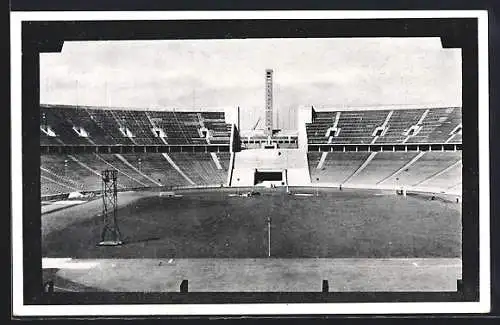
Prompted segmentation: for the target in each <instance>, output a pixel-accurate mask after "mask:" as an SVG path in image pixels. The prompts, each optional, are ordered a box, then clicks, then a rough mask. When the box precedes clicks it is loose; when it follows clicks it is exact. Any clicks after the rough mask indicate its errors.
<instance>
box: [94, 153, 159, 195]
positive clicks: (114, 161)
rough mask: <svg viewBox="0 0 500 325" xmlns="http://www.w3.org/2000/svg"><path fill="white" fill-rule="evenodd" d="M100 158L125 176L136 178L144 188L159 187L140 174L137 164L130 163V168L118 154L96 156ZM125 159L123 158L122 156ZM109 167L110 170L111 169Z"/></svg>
mask: <svg viewBox="0 0 500 325" xmlns="http://www.w3.org/2000/svg"><path fill="white" fill-rule="evenodd" d="M96 156H97V157H98V159H99V158H102V159H103V160H104V161H106V162H107V163H109V164H111V165H112V166H113V167H114V168H115V169H118V170H119V171H121V172H123V173H124V174H127V175H129V176H131V177H132V178H134V179H135V180H136V181H137V182H138V183H139V184H140V185H138V186H139V187H140V186H141V185H142V186H143V187H147V186H157V184H155V183H154V182H152V181H151V180H150V179H149V178H148V177H146V176H145V175H144V174H143V173H140V172H139V170H138V166H137V164H132V163H130V162H128V163H129V164H130V165H131V166H129V165H128V164H127V163H125V162H124V161H122V160H121V159H120V158H119V156H118V155H116V154H98V155H96ZM121 157H123V156H121ZM109 167H111V166H109ZM109 167H108V168H109ZM113 167H111V168H113Z"/></svg>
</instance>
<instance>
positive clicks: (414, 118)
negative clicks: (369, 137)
mask: <svg viewBox="0 0 500 325" xmlns="http://www.w3.org/2000/svg"><path fill="white" fill-rule="evenodd" d="M424 111H425V110H417V109H415V110H407V109H405V110H394V111H393V113H392V115H391V118H390V120H389V123H388V124H387V132H386V133H385V134H384V135H383V136H381V137H379V138H378V139H377V140H376V141H375V143H402V142H404V141H405V139H406V138H407V135H406V134H405V133H406V131H408V129H410V128H411V127H412V126H413V125H416V124H417V123H418V121H419V119H420V118H421V117H422V115H423V113H424Z"/></svg>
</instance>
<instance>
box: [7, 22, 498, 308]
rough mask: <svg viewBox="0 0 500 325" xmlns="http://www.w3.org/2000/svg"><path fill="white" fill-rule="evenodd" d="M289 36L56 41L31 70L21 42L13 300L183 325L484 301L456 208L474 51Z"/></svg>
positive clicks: (470, 166) (471, 217)
mask: <svg viewBox="0 0 500 325" xmlns="http://www.w3.org/2000/svg"><path fill="white" fill-rule="evenodd" d="M468 19H471V18H468ZM56 20H57V19H56ZM478 20H479V18H478V17H476V18H475V19H474V21H475V23H476V26H477V24H478V23H477V21H478ZM291 21H292V24H293V23H295V24H298V25H300V22H293V20H291ZM457 21H460V19H458V18H457ZM50 23H51V22H49V23H48V26H49V28H50ZM55 23H58V21H55ZM266 23H270V21H269V20H268V21H266V22H263V25H265V24H266ZM316 24H317V23H316ZM325 24H326V23H325ZM443 24H446V19H443ZM256 25H258V24H256ZM24 26H25V25H23V28H24ZM75 26H77V25H75ZM130 26H131V28H132V29H133V28H134V25H133V22H130ZM207 26H208V25H207ZM244 26H248V25H244ZM252 26H253V25H252ZM252 26H250V27H245V28H248V30H250V31H251V30H252V28H254V27H252ZM304 26H305V27H301V26H299V27H300V28H303V29H304V30H305V31H306V33H305V36H304V35H302V34H301V35H299V36H297V35H295V36H294V35H292V36H284V35H283V36H280V35H271V36H266V37H258V36H252V35H250V36H247V37H238V36H227V35H226V36H225V37H207V36H203V37H196V36H195V37H185V38H183V37H165V38H164V39H160V38H156V39H147V37H145V38H143V39H140V38H139V39H138V38H134V37H130V38H129V39H127V38H126V37H124V38H120V39H118V38H117V37H109V38H108V39H106V37H102V38H101V37H100V38H99V39H91V38H92V37H89V39H78V37H75V38H74V39H71V38H68V37H67V36H65V37H61V39H62V40H61V41H60V42H59V43H58V44H59V45H58V48H57V49H56V50H53V49H52V50H43V49H42V50H40V48H42V47H43V46H46V47H50V46H48V45H43V44H45V43H43V42H40V43H37V44H42V43H43V44H42V45H39V48H38V49H35V50H33V51H34V53H35V56H36V59H34V60H33V61H29V60H30V59H26V57H27V55H25V51H24V49H25V48H27V47H28V45H25V43H23V44H22V46H23V61H22V66H23V69H31V70H33V71H35V72H33V75H34V76H36V77H35V78H34V79H33V80H34V81H33V80H29V81H27V80H26V74H28V73H30V72H25V71H24V70H23V75H22V78H21V77H20V76H19V77H18V78H19V83H18V87H19V88H18V90H17V91H18V94H21V87H20V86H21V79H22V85H23V87H22V89H23V90H22V91H23V93H24V91H25V89H26V88H27V87H32V88H33V89H35V90H33V94H35V95H30V96H34V98H33V100H32V101H30V104H25V103H24V102H23V103H22V105H23V116H22V120H23V122H22V123H23V127H24V130H25V129H26V125H29V126H30V131H29V132H31V134H33V138H32V139H31V140H30V144H29V145H27V146H26V145H25V146H24V149H23V154H22V157H23V158H22V161H18V162H17V163H19V164H20V163H21V162H22V164H30V166H31V168H32V170H33V171H32V172H30V173H23V177H26V175H31V176H33V175H34V176H33V177H34V179H36V181H35V182H33V183H31V185H29V184H28V185H27V184H26V181H23V182H22V184H23V186H22V189H23V193H22V197H23V198H25V197H26V196H32V199H31V201H30V202H31V203H30V204H26V203H25V204H24V205H23V206H24V210H23V214H22V217H23V219H24V220H23V221H21V222H20V223H19V225H21V228H22V227H34V228H36V229H38V230H37V231H35V232H34V234H35V237H39V238H32V237H27V232H26V229H27V228H24V229H25V230H24V233H23V238H22V244H23V245H31V246H30V247H35V252H38V253H39V254H40V256H39V258H36V257H33V256H31V257H30V259H35V260H36V262H33V263H34V264H33V265H35V266H36V267H35V268H36V269H37V270H32V269H30V271H29V272H35V273H37V274H39V275H40V279H39V280H35V281H32V282H35V283H38V284H40V286H39V288H37V289H29V290H28V289H27V288H26V283H27V282H26V280H25V281H24V285H25V288H24V295H26V293H27V292H33V290H34V291H35V292H36V290H38V291H39V293H37V295H38V297H46V298H47V300H43V299H42V298H39V299H41V300H38V301H45V302H44V303H43V304H48V305H49V306H48V307H46V308H50V304H51V303H50V301H52V302H54V303H55V304H56V305H61V304H64V303H66V302H67V303H71V304H76V305H78V304H79V303H82V302H83V303H82V304H89V303H90V304H93V305H98V304H100V303H99V301H103V302H104V303H105V304H119V303H120V302H118V303H117V302H116V301H121V302H124V300H123V299H126V298H123V297H126V296H127V295H132V296H134V297H138V295H139V296H141V297H149V296H148V295H151V294H152V295H158V296H154V297H163V298H161V299H160V298H158V301H156V302H154V303H153V304H155V303H167V304H169V303H170V304H176V303H179V302H181V303H182V301H183V300H182V299H184V298H186V297H187V298H186V299H187V300H186V301H187V302H188V303H190V304H191V303H196V301H197V300H196V299H198V298H197V297H202V298H200V299H201V301H202V303H204V304H205V309H203V312H202V313H207V308H206V307H207V305H206V304H207V303H224V304H226V305H225V308H227V309H230V308H233V307H231V306H230V303H231V302H239V303H242V304H252V303H259V302H263V303H269V302H278V303H279V302H281V303H286V304H290V305H293V302H295V301H298V302H309V303H312V302H315V303H328V304H331V305H335V304H336V303H337V302H338V303H352V304H354V305H355V304H356V303H357V302H365V303H366V302H370V303H375V304H374V306H372V309H371V312H375V313H377V308H378V307H377V306H376V303H377V302H378V301H379V300H378V298H376V297H378V295H380V297H382V296H384V297H385V298H381V300H380V302H381V303H386V304H388V305H390V304H391V303H395V304H396V305H397V302H401V301H404V302H407V303H412V302H420V303H426V302H427V300H426V299H427V297H433V298H429V302H430V303H432V302H436V303H444V304H446V303H449V304H454V303H456V305H453V306H454V307H451V305H450V308H456V306H460V304H461V303H464V302H465V304H467V303H470V302H479V300H481V302H484V301H485V300H484V299H488V298H485V297H486V296H484V295H482V293H481V289H482V288H487V286H484V283H486V285H487V284H488V283H487V281H489V280H488V279H485V278H484V277H483V278H481V282H482V283H481V284H480V281H479V275H480V274H482V273H480V272H482V269H481V271H480V267H479V263H480V262H479V255H478V254H480V253H481V252H482V250H485V251H486V249H487V248H484V247H482V246H481V248H480V249H479V250H478V249H477V248H479V246H478V245H479V231H480V230H479V227H487V224H486V223H485V222H484V217H483V216H481V217H480V216H479V215H478V212H479V211H480V212H481V213H482V214H483V213H485V216H486V217H485V218H486V219H488V218H489V217H488V214H487V211H484V209H480V208H479V207H478V205H479V201H481V202H483V203H484V201H482V200H483V199H478V198H477V197H474V198H473V199H471V198H470V197H472V196H474V195H477V191H476V190H474V187H473V186H476V187H477V184H478V183H479V180H478V179H477V177H478V176H477V171H475V170H477V168H478V162H477V159H478V154H477V153H478V152H479V157H480V158H479V161H480V164H481V163H482V164H483V165H484V160H483V161H482V162H481V159H482V158H481V157H482V156H481V155H483V154H485V153H484V150H486V151H487V150H488V144H487V142H486V149H484V147H481V148H479V143H478V141H477V134H478V132H483V131H484V130H483V131H481V128H483V127H486V132H487V127H488V126H487V125H482V124H481V125H480V127H477V124H478V120H481V119H484V115H488V107H487V102H486V107H482V106H481V104H480V103H481V101H480V100H479V104H478V97H480V96H481V93H482V90H481V88H479V91H478V90H477V84H478V79H480V78H478V77H477V76H476V77H475V78H474V77H471V74H470V71H471V70H470V69H469V68H468V67H469V65H468V64H469V63H470V62H469V63H467V62H465V61H464V60H470V58H471V56H470V53H475V60H476V62H475V66H474V62H472V66H473V69H475V73H476V75H477V74H478V71H479V70H478V63H477V60H478V59H477V46H478V45H477V43H476V44H475V46H476V49H475V50H474V51H472V52H471V51H469V50H468V49H467V48H466V46H461V45H454V42H456V40H455V41H454V40H453V39H452V40H451V41H449V40H448V39H447V38H446V37H445V36H443V35H442V34H441V35H440V34H439V31H437V32H436V33H435V35H431V33H429V32H425V33H421V34H422V35H416V34H418V33H414V34H411V31H410V32H408V35H406V34H404V33H402V34H399V35H396V36H390V31H389V33H388V34H389V36H383V35H375V36H362V34H363V33H361V36H358V37H356V36H353V35H349V36H344V37H343V36H335V37H328V35H327V36H321V33H316V34H314V32H311V33H312V34H311V35H313V34H314V35H313V36H311V37H308V36H307V30H308V27H307V24H306V25H304ZM314 26H316V25H314ZM314 26H312V27H310V28H311V30H313V31H314V28H315V27H314ZM467 26H469V25H467ZM31 27H33V26H31ZM57 28H59V30H61V28H60V26H59V27H57ZM68 28H69V29H70V28H76V27H68ZM83 28H85V26H84V27H83ZM199 28H200V29H201V30H203V26H201V25H200V27H199ZM207 28H208V27H207ZM255 28H257V27H255ZM259 28H265V27H262V26H259ZM405 28H406V27H405ZM410 28H411V24H410ZM95 29H98V27H95ZM290 29H291V28H290ZM25 30H27V28H26V29H25ZM25 30H22V35H23V37H24V35H28V33H26V34H25ZM42 30H43V29H42ZM75 30H76V29H75ZM103 30H105V28H103ZM235 30H236V29H235ZM297 30H298V29H297ZM477 30H478V27H476V30H475V33H476V34H475V37H476V38H477V37H478V32H477ZM205 31H206V33H207V34H210V32H211V31H210V28H208V29H206V30H205ZM229 32H230V30H228V33H229ZM61 33H64V32H61ZM103 33H104V34H105V31H104V32H103ZM249 33H250V32H249ZM89 34H92V33H91V32H89ZM234 34H237V32H235V33H234ZM257 34H258V33H257ZM340 34H342V33H340ZM452 34H453V33H452ZM19 35H21V29H20V30H19ZM68 35H69V34H68ZM231 35H232V34H231ZM318 35H319V36H318ZM29 37H32V38H34V36H32V35H29ZM85 37H86V36H84V37H83V38H85ZM476 41H477V39H476ZM23 42H25V41H23ZM26 42H27V41H26ZM46 43H47V44H48V43H49V42H46ZM29 46H31V47H33V46H32V45H29ZM19 47H21V45H19ZM37 51H38V52H37ZM26 62H29V63H28V65H27V63H26ZM32 62H36V64H35V63H32ZM19 66H21V60H19ZM27 66H28V67H29V68H26V67H27ZM464 69H468V70H464ZM31 70H30V71H31ZM472 71H474V70H472ZM25 73H26V74H25ZM470 80H472V82H474V80H475V83H476V85H474V84H471V83H470ZM467 85H470V87H469V86H467ZM479 85H480V86H481V81H479ZM14 86H17V85H14ZM483 86H484V84H483ZM474 87H476V90H475V95H474V94H472V95H471V94H470V92H469V91H468V89H469V88H470V89H473V88H474ZM464 89H467V92H466V93H464ZM15 91H16V90H13V92H15ZM478 92H479V96H478ZM474 96H475V97H474ZM21 98H22V100H23V101H24V100H27V99H26V98H27V97H26V96H25V95H24V94H23V95H21ZM21 98H20V99H19V102H18V103H20V101H21ZM29 98H30V100H31V97H29ZM471 102H472V104H470V103H471ZM482 103H483V104H484V101H483V102H482ZM25 105H29V112H30V114H32V116H35V117H33V119H32V120H30V121H29V122H24V121H25V119H27V118H28V117H27V116H26V115H25V114H26V113H25V112H27V111H25V110H24V107H25ZM481 112H483V113H481ZM16 115H17V113H16ZM478 115H479V118H478ZM14 116H15V115H14V114H13V118H14ZM17 116H19V117H20V116H21V114H20V113H19V114H18V115H17ZM486 121H487V120H486ZM480 122H481V121H479V123H480ZM19 123H21V122H19ZM474 123H475V124H476V127H474ZM37 124H39V125H38V126H39V127H38V130H37V129H36V125H37ZM471 124H472V127H471ZM23 132H24V131H23ZM486 134H487V133H486ZM467 135H468V136H469V138H471V139H472V140H471V141H467V140H466V136H467ZM474 137H476V138H475V139H474ZM35 140H36V141H35ZM38 140H39V143H38ZM27 142H28V140H25V137H24V135H23V143H27ZM34 142H36V143H34ZM471 143H472V144H471ZM26 148H35V149H34V150H35V151H33V152H36V156H32V158H29V160H30V162H28V161H27V159H26V157H28V156H25V155H26V154H25V151H24V150H26ZM478 148H479V149H478ZM467 150H469V151H467ZM33 152H31V154H33ZM486 154H487V152H486ZM17 157H21V155H18V156H17ZM30 157H31V156H30ZM471 157H472V159H471ZM486 157H487V156H486ZM473 159H476V160H475V161H472V160H473ZM487 164H488V162H486V165H487ZM13 165H14V164H13ZM33 165H35V166H34V167H33ZM19 168H20V167H19ZM24 168H25V167H23V170H24ZM474 168H475V169H474ZM481 168H483V167H480V169H481ZM481 173H484V175H485V176H486V177H487V174H486V173H487V170H486V171H484V170H483V169H481ZM466 175H468V176H466ZM480 175H481V177H483V176H482V175H483V174H480ZM31 176H30V177H31ZM473 177H476V179H473ZM471 179H472V181H471ZM471 184H473V185H471ZM474 184H475V185H474ZM14 185H15V184H14ZM34 185H36V186H34ZM482 185H483V186H488V184H482ZM27 191H28V192H27ZM483 194H487V193H486V192H481V195H483ZM486 199H487V200H488V198H486ZM37 200H38V202H39V205H38V206H35V205H36V202H37ZM22 202H24V201H22ZM486 202H489V201H486ZM488 204H489V203H488ZM27 207H29V209H30V210H29V211H27V210H26V208H27ZM27 213H29V214H30V215H31V214H33V216H30V217H26V214H27ZM37 213H38V215H36V214H37ZM14 218H15V216H14ZM27 219H29V220H35V219H36V220H37V221H36V222H35V223H34V225H36V226H33V223H31V222H29V223H30V225H31V226H26V223H27V222H28V221H27ZM479 220H481V222H479ZM23 225H24V226H23ZM471 225H472V228H470V227H469V226H471ZM14 226H15V225H14ZM467 227H469V228H467ZM474 227H476V228H474ZM30 229H31V228H30ZM467 229H468V230H467ZM484 229H486V230H488V228H484ZM30 231H31V230H30ZM481 231H482V230H481ZM30 233H31V232H30ZM481 234H482V235H481V236H483V233H481ZM485 236H487V234H486V235H485ZM31 240H33V243H32V244H26V242H28V241H31ZM481 240H483V238H481ZM484 240H486V239H484ZM35 241H36V244H34V243H35ZM464 247H466V248H465V250H466V251H464ZM475 247H476V248H475ZM478 251H479V253H478ZM471 254H472V255H471ZM474 254H476V255H474ZM466 255H467V256H468V257H466ZM471 256H472V257H471ZM21 258H22V254H21ZM481 258H483V257H481ZM25 263H26V262H25ZM469 263H470V264H469ZM481 263H485V261H484V259H483V260H481ZM469 265H472V266H469ZM474 265H475V266H474ZM483 265H485V264H481V268H482V266H483ZM486 265H488V264H486ZM487 268H489V266H487ZM486 271H488V272H489V270H486ZM26 272H28V271H27V270H26V267H25V268H24V277H25V278H26V276H27V275H26ZM20 281H21V282H22V279H21V280H20ZM32 282H31V283H32ZM481 285H483V286H481ZM480 288H481V289H480ZM27 290H28V291H27ZM30 290H31V291H30ZM269 294H270V295H273V294H274V295H275V296H276V297H278V298H279V299H278V298H270V299H267V300H266V298H265V297H268V296H266V295H269ZM178 295H180V296H178ZM237 295H240V296H241V297H243V298H234V299H233V297H236V296H237ZM287 295H289V296H287ZM275 296H273V297H275ZM58 297H59V298H58ZM106 297H112V298H110V299H107V298H106ZM113 297H115V298H116V297H119V300H116V301H113ZM120 297H121V298H120ZM175 297H177V298H175ZM178 297H181V298H178ZM183 297H184V298H183ZM218 297H219V298H218ZM220 297H222V298H220ZM224 297H225V298H224ZM252 297H264V298H262V300H259V299H260V298H259V299H257V300H258V301H253V300H252V299H254V298H252ZM280 297H281V298H280ZM282 297H290V298H289V300H287V299H288V298H286V299H285V298H283V299H285V300H280V299H282ZM343 297H344V298H343ZM391 297H392V298H391ZM436 297H437V298H436ZM480 297H481V299H479V298H480ZM25 299H26V298H25ZM44 299H45V298H44ZM72 299H75V300H74V302H71V301H72ZM120 299H122V300H120ZM134 299H136V298H134ZM148 299H149V300H148ZM148 299H147V300H146V301H148V302H147V303H151V301H152V300H154V299H156V298H148ZM168 299H170V300H168ZM238 299H240V300H238ZM47 301H48V302H47ZM125 302H127V303H130V301H126V300H125ZM133 303H138V304H140V302H137V301H135V300H134V301H133ZM228 303H229V305H227V304H228ZM35 304H37V302H36V301H35ZM176 306H177V305H176ZM438 306H439V305H438ZM471 306H472V305H471ZM479 306H480V307H478V308H479V309H480V310H484V309H485V307H484V306H485V305H484V304H479ZM86 307H89V306H86ZM110 307H111V306H110ZM134 307H135V306H134ZM158 307H160V306H158ZM181 307H182V306H181ZM201 307H203V306H201ZM44 308H45V307H44ZM101 308H102V309H106V308H107V307H106V306H105V305H103V306H101ZM122 308H124V309H126V308H130V306H129V307H122ZM339 308H342V307H339ZM346 308H347V307H346ZM440 308H443V307H436V308H435V309H434V311H435V312H439V309H440ZM471 308H472V307H471ZM486 309H487V308H486ZM130 310H134V309H133V308H131V309H129V312H130ZM193 310H194V309H193ZM276 310H280V309H279V307H277V309H276ZM282 310H283V311H285V310H286V312H291V313H294V311H293V310H290V309H288V305H287V306H285V307H283V309H282ZM346 310H347V311H349V310H351V311H352V310H355V309H346ZM465 310H466V309H465ZM325 311H328V309H325V310H322V312H323V313H325ZM125 312H126V313H127V311H125ZM190 312H191V313H193V311H190ZM228 312H229V313H232V311H228ZM247 312H248V310H247ZM337 312H340V313H342V312H343V311H341V310H340V311H339V310H338V309H337ZM174 313H175V312H174ZM194 313H196V312H194ZM208 313H210V311H208ZM250 313H252V312H250ZM257 313H258V312H257ZM265 313H269V311H266V312H265ZM271 313H272V311H271ZM311 313H318V311H315V310H314V308H313V309H311Z"/></svg>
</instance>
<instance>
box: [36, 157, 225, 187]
mask: <svg viewBox="0 0 500 325" xmlns="http://www.w3.org/2000/svg"><path fill="white" fill-rule="evenodd" d="M216 156H217V158H218V161H219V163H220V165H221V167H222V169H218V168H217V165H216V163H215V162H214V160H213V158H212V155H211V154H210V153H175V154H173V153H172V154H170V158H172V160H174V162H175V163H176V165H177V166H178V167H179V168H180V169H181V170H182V171H183V172H184V173H185V174H186V175H188V177H189V178H190V179H191V180H192V181H193V182H195V184H194V185H201V186H208V185H220V184H222V183H225V182H226V179H227V171H228V167H229V160H230V154H229V153H218V154H216ZM40 158H41V159H40V173H41V174H40V175H41V179H40V181H41V194H42V196H46V195H52V194H59V193H69V192H72V191H96V190H100V189H101V186H102V184H101V177H100V174H101V172H102V171H103V170H105V169H116V170H118V188H119V189H127V188H141V187H155V186H166V187H175V186H192V184H190V183H189V181H188V180H187V179H186V178H185V177H184V176H183V175H182V174H181V173H179V171H178V170H177V169H176V168H175V167H174V166H172V165H171V164H170V163H169V161H168V160H167V158H166V157H165V156H164V155H163V154H161V153H135V154H78V155H64V154H47V155H41V157H40Z"/></svg>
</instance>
